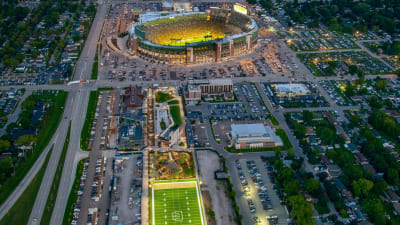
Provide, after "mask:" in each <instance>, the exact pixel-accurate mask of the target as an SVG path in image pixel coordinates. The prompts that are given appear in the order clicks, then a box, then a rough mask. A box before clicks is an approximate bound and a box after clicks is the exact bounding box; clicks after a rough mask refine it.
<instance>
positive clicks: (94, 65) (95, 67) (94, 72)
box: [90, 50, 99, 80]
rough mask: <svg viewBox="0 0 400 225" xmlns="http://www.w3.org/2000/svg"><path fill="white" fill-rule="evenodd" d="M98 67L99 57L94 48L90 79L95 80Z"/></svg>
mask: <svg viewBox="0 0 400 225" xmlns="http://www.w3.org/2000/svg"><path fill="white" fill-rule="evenodd" d="M98 69H99V59H98V56H97V50H96V55H95V56H94V61H93V67H92V74H90V79H91V80H97V73H98Z"/></svg>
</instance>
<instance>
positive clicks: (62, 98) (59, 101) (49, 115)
mask: <svg viewBox="0 0 400 225" xmlns="http://www.w3.org/2000/svg"><path fill="white" fill-rule="evenodd" d="M67 96H68V92H65V91H62V92H60V93H59V94H58V95H57V96H55V101H54V103H53V106H52V107H51V108H50V109H49V110H48V112H46V115H45V117H44V118H43V123H42V125H41V128H40V129H39V132H38V135H37V141H36V145H35V147H34V149H33V151H31V153H27V154H26V155H27V156H26V157H25V159H24V160H23V161H22V162H20V164H19V165H18V167H17V168H16V169H15V172H14V175H13V176H12V177H10V178H9V179H8V180H7V181H6V182H5V183H4V184H3V185H1V186H0V204H2V203H3V202H4V201H5V200H6V199H7V198H8V196H9V195H10V194H11V193H12V192H13V191H14V189H15V187H17V186H18V184H19V183H20V182H21V180H22V179H23V178H24V177H25V175H26V174H27V173H28V171H29V170H30V169H31V167H32V166H33V164H35V162H36V159H37V158H38V157H39V156H40V154H41V153H42V152H43V150H44V149H45V148H46V146H47V145H48V144H49V142H50V140H51V138H52V137H53V134H54V133H55V132H56V130H57V127H58V124H59V123H60V121H61V118H62V115H63V112H64V106H65V102H66V100H67Z"/></svg>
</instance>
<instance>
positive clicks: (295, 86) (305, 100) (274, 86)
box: [261, 82, 329, 108]
mask: <svg viewBox="0 0 400 225" xmlns="http://www.w3.org/2000/svg"><path fill="white" fill-rule="evenodd" d="M263 86H264V87H263V90H261V91H264V92H265V94H266V95H267V97H268V98H269V99H270V101H271V104H272V105H273V106H274V107H283V108H301V107H325V106H329V102H327V101H326V99H325V98H324V96H322V95H321V93H320V92H319V90H318V88H317V85H316V84H315V83H313V82H297V83H282V82H275V83H271V82H267V83H264V85H263ZM278 86H280V87H279V88H278Z"/></svg>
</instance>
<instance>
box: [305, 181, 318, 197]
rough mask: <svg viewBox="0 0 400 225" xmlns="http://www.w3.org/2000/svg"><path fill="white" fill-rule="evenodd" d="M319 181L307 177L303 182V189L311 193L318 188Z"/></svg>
mask: <svg viewBox="0 0 400 225" xmlns="http://www.w3.org/2000/svg"><path fill="white" fill-rule="evenodd" d="M320 188H321V187H320V185H319V181H318V180H317V179H314V178H310V179H307V180H306V181H305V182H304V191H305V192H307V193H309V194H313V193H315V192H316V191H318V190H319V189H320Z"/></svg>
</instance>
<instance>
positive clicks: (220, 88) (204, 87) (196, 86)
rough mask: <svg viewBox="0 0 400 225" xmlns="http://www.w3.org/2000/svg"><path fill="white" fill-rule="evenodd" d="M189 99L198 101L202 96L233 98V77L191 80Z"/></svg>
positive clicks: (189, 83)
mask: <svg viewBox="0 0 400 225" xmlns="http://www.w3.org/2000/svg"><path fill="white" fill-rule="evenodd" d="M187 87H188V95H187V100H188V101H198V100H201V97H205V98H210V97H216V96H220V97H224V98H226V99H230V98H233V82H232V80H231V79H212V80H191V81H189V82H188V86H187Z"/></svg>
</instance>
